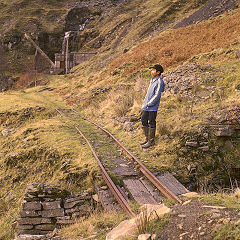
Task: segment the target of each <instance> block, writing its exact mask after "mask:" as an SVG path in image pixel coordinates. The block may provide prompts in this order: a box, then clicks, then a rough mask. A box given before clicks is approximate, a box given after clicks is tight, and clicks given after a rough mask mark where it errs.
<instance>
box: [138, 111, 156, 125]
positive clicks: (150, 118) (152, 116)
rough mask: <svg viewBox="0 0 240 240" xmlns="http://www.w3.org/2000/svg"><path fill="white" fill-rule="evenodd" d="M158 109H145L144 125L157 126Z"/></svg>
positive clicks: (142, 119) (143, 115)
mask: <svg viewBox="0 0 240 240" xmlns="http://www.w3.org/2000/svg"><path fill="white" fill-rule="evenodd" d="M156 117H157V111H144V112H143V114H142V118H141V121H142V125H143V126H145V127H146V126H148V127H150V128H156Z"/></svg>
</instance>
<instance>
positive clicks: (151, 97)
mask: <svg viewBox="0 0 240 240" xmlns="http://www.w3.org/2000/svg"><path fill="white" fill-rule="evenodd" d="M150 68H151V69H152V72H151V74H152V80H151V82H150V85H149V87H148V91H147V94H146V97H145V99H144V101H143V104H142V110H143V114H142V118H141V121H142V129H143V132H144V135H145V137H146V140H145V141H144V142H142V143H140V144H141V145H142V147H143V148H149V147H150V146H153V145H154V144H155V133H156V117H157V110H158V107H159V104H160V99H161V94H162V92H163V91H164V87H165V83H164V82H163V80H162V78H161V74H162V73H163V67H162V66H161V65H160V64H155V65H154V66H152V67H150Z"/></svg>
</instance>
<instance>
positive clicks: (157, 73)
mask: <svg viewBox="0 0 240 240" xmlns="http://www.w3.org/2000/svg"><path fill="white" fill-rule="evenodd" d="M151 74H152V77H156V76H158V75H159V72H157V70H156V69H155V68H153V69H152V72H151Z"/></svg>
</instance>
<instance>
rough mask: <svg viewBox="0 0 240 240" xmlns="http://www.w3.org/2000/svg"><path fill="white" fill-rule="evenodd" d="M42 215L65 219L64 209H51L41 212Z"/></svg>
mask: <svg viewBox="0 0 240 240" xmlns="http://www.w3.org/2000/svg"><path fill="white" fill-rule="evenodd" d="M40 214H41V215H42V216H43V217H46V218H49V217H64V209H63V208H60V209H49V210H44V211H41V212H40Z"/></svg>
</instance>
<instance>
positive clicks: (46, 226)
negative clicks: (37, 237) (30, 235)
mask: <svg viewBox="0 0 240 240" xmlns="http://www.w3.org/2000/svg"><path fill="white" fill-rule="evenodd" d="M55 228H56V225H54V224H41V225H36V226H35V229H37V230H44V231H53V230H54V229H55Z"/></svg>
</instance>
